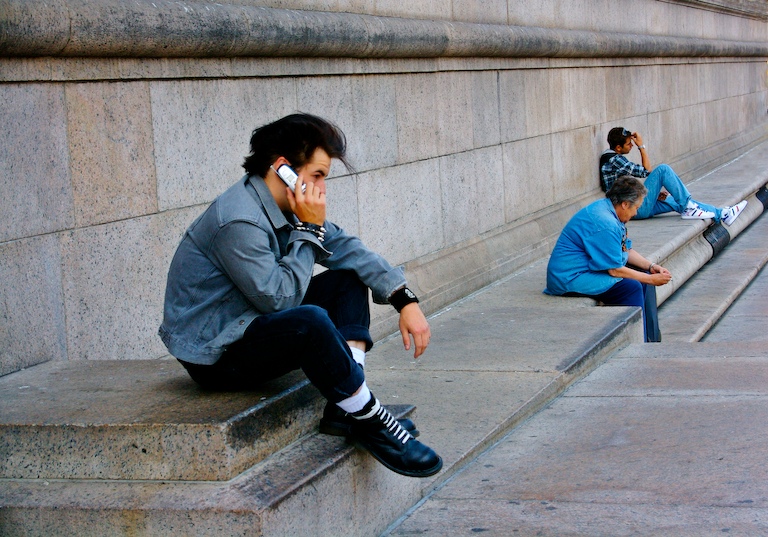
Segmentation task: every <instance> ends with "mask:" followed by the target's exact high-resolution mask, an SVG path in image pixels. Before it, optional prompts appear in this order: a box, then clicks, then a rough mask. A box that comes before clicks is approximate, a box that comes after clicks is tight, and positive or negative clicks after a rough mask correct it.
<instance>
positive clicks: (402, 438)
mask: <svg viewBox="0 0 768 537" xmlns="http://www.w3.org/2000/svg"><path fill="white" fill-rule="evenodd" d="M352 417H353V418H354V419H355V422H354V423H353V424H352V435H351V438H352V439H353V440H355V441H356V442H357V443H358V444H360V445H361V446H362V447H364V448H365V449H367V450H368V451H369V452H370V453H371V455H373V456H374V457H375V458H376V460H378V461H379V462H380V463H381V464H383V465H384V466H386V467H387V468H389V469H390V470H392V471H393V472H397V473H398V474H401V475H405V476H409V477H428V476H431V475H434V474H436V473H437V472H439V471H440V469H441V468H442V467H443V459H441V458H440V456H439V455H438V454H437V453H435V451H434V450H433V449H432V448H430V447H429V446H426V445H424V444H422V443H421V442H419V441H418V440H416V439H415V438H414V437H413V436H412V435H411V434H410V433H409V432H408V431H407V430H406V429H404V428H403V427H402V426H401V425H400V423H399V422H398V421H397V420H396V419H395V418H394V417H393V416H392V414H390V413H389V412H388V411H387V409H386V408H384V406H382V404H381V403H380V402H379V400H378V399H376V398H375V397H373V396H371V401H370V402H369V403H368V404H367V405H365V408H363V409H362V410H361V411H360V412H355V413H354V414H352Z"/></svg>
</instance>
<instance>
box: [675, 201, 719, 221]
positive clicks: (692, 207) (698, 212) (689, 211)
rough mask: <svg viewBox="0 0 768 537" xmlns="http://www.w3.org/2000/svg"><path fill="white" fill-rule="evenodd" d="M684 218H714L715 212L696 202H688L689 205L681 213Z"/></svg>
mask: <svg viewBox="0 0 768 537" xmlns="http://www.w3.org/2000/svg"><path fill="white" fill-rule="evenodd" d="M680 217H681V218H682V219H683V220H706V219H707V218H714V217H715V213H713V212H712V211H705V210H704V209H702V208H701V207H699V206H698V205H696V204H695V203H691V202H688V207H687V208H686V209H685V210H684V211H683V212H682V213H681V214H680Z"/></svg>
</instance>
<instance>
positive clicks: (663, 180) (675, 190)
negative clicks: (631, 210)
mask: <svg viewBox="0 0 768 537" xmlns="http://www.w3.org/2000/svg"><path fill="white" fill-rule="evenodd" d="M644 184H645V188H646V189H647V190H648V194H646V196H645V200H643V204H642V205H640V208H639V209H638V210H637V215H635V219H637V220H642V219H644V218H650V217H652V216H654V215H656V214H662V213H668V212H676V213H682V212H683V211H685V208H686V207H687V205H688V201H690V200H691V193H690V192H688V189H687V188H686V187H685V185H684V184H683V182H682V181H681V180H680V177H678V176H677V174H676V173H675V172H674V170H672V168H670V167H669V166H667V165H666V164H659V165H658V166H656V168H654V170H653V171H652V172H651V173H650V175H649V176H648V177H646V178H645V183H644ZM662 187H664V189H666V191H667V192H669V194H670V196H667V199H666V200H664V201H659V200H658V198H659V192H661V188H662ZM693 202H694V203H696V204H698V205H699V207H701V208H702V209H704V210H705V211H711V212H713V213H715V222H719V221H720V216H721V215H720V213H721V209H718V208H717V207H713V206H712V205H707V204H706V203H701V202H700V201H696V200H693Z"/></svg>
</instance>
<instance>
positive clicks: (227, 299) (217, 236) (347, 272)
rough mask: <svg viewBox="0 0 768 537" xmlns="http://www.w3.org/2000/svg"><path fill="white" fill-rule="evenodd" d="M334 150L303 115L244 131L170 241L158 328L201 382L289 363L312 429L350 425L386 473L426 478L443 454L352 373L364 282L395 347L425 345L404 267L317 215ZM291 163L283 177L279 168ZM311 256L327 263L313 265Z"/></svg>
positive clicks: (233, 379) (340, 149)
mask: <svg viewBox="0 0 768 537" xmlns="http://www.w3.org/2000/svg"><path fill="white" fill-rule="evenodd" d="M345 154H346V140H345V138H344V134H343V133H342V132H341V130H339V129H338V128H337V127H336V126H335V125H333V124H331V123H329V122H328V121H325V120H323V119H321V118H319V117H316V116H311V115H309V114H293V115H290V116H287V117H284V118H282V119H279V120H277V121H275V122H273V123H270V124H268V125H264V126H262V127H260V128H258V129H256V130H255V131H253V134H252V137H251V154H250V155H249V156H248V157H246V159H245V163H244V164H243V167H244V168H245V170H246V174H245V176H244V177H243V178H241V179H240V180H239V181H238V182H237V183H235V184H234V185H233V186H232V187H230V188H229V189H228V190H227V191H226V192H224V193H223V194H221V195H220V196H219V197H218V198H216V199H215V200H214V201H213V203H211V205H210V206H209V207H208V208H207V209H206V210H205V212H203V214H202V215H200V216H199V217H198V218H197V219H196V220H195V221H194V222H193V223H192V225H191V226H190V227H189V228H188V229H187V231H186V233H185V234H184V237H183V238H182V240H181V244H179V246H178V249H177V250H176V253H175V255H174V257H173V261H172V262H171V267H170V269H169V272H168V282H167V287H166V292H165V308H164V316H163V323H162V325H161V327H160V336H161V338H162V340H163V342H164V343H165V345H166V346H167V347H168V350H169V352H170V353H171V354H172V355H173V356H175V357H176V358H177V359H178V360H179V361H180V362H181V363H182V365H183V366H184V367H185V368H186V369H187V371H188V372H189V374H190V376H191V377H192V378H193V379H194V380H195V381H196V382H197V383H198V384H200V385H201V386H203V387H205V388H209V389H215V390H239V389H251V388H253V387H256V386H258V385H259V384H260V383H263V382H266V381H268V380H271V379H274V378H276V377H279V376H282V375H284V374H286V373H288V372H289V371H292V370H295V369H302V370H303V371H304V373H305V374H306V375H307V378H308V379H309V380H310V381H311V382H312V384H314V385H315V386H316V387H317V388H318V390H320V392H321V393H322V394H323V396H324V397H325V398H326V399H327V400H328V404H327V406H326V411H325V413H324V416H323V419H322V421H321V431H322V432H327V433H330V434H340V435H350V436H351V437H352V439H353V440H355V441H357V443H358V444H360V445H362V446H363V447H364V448H366V449H367V450H368V451H369V452H370V453H371V454H372V455H373V456H374V457H375V458H376V459H378V460H379V461H380V462H381V463H382V464H384V465H385V466H386V467H387V468H389V469H390V470H393V471H395V472H397V473H400V474H403V475H406V476H412V477H427V476H430V475H433V474H435V473H437V472H439V471H440V469H441V468H442V464H443V462H442V459H441V458H440V457H439V456H438V455H437V453H435V452H434V451H433V450H432V449H431V448H430V447H428V446H426V445H424V444H422V443H421V442H419V441H418V440H416V439H415V438H414V436H416V435H417V434H418V433H417V431H415V427H414V425H413V423H412V422H411V421H410V420H402V421H397V420H395V419H394V418H393V416H392V415H391V414H390V413H389V412H388V411H387V409H386V408H384V407H383V406H382V404H381V403H380V402H379V400H378V399H377V398H376V397H374V396H373V394H371V392H370V390H369V389H368V386H367V385H366V382H365V374H364V364H365V353H366V351H367V350H369V349H370V348H371V346H372V345H373V341H372V340H371V335H370V333H369V324H370V312H369V307H368V290H369V289H370V290H371V291H372V293H373V299H374V301H375V302H377V303H379V304H386V303H389V304H391V305H392V306H394V308H395V309H396V310H397V311H398V312H399V313H400V324H399V326H400V332H401V334H402V337H403V345H404V346H405V349H406V350H409V349H410V348H411V345H413V347H414V358H418V357H419V356H420V355H421V354H422V353H423V352H424V351H425V350H426V348H427V345H429V339H430V328H429V323H428V322H427V319H426V318H425V317H424V314H423V313H422V311H421V308H420V307H419V305H418V299H417V298H416V296H415V295H414V294H413V293H412V292H411V291H410V290H409V289H408V288H407V287H406V281H405V277H404V275H403V270H402V269H401V268H393V267H392V266H391V265H390V264H389V263H388V262H387V261H386V260H385V259H384V258H383V257H381V256H380V255H379V254H376V253H374V252H372V251H371V250H369V249H368V248H367V247H366V246H365V245H364V244H363V243H362V241H361V240H360V239H359V238H357V237H354V236H352V235H349V234H347V233H346V232H345V231H344V230H343V229H341V228H339V227H338V226H336V225H335V224H334V223H333V222H329V221H327V220H326V219H325V207H326V186H325V181H326V178H327V176H328V172H329V171H330V169H331V160H332V159H334V158H336V159H339V160H340V161H341V162H343V163H344V164H345V165H347V162H346V160H345ZM281 166H285V167H283V168H281ZM347 167H348V168H349V166H347ZM290 168H293V170H295V173H296V174H297V176H295V175H294V177H293V180H294V181H295V183H294V186H293V188H290V187H289V186H286V183H284V182H283V180H282V179H281V176H279V175H278V171H280V172H285V171H286V170H287V171H288V172H290ZM288 182H290V180H289V181H288ZM393 232H394V230H393ZM315 263H317V264H320V265H322V266H324V267H325V268H327V269H328V270H326V271H325V272H322V273H320V274H318V275H316V276H313V268H314V266H315ZM411 339H412V340H413V343H411Z"/></svg>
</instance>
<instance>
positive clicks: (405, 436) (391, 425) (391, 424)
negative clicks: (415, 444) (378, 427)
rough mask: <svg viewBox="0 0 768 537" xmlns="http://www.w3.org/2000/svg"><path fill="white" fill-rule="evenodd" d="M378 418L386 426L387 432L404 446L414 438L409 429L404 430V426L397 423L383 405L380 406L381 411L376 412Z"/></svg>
mask: <svg viewBox="0 0 768 537" xmlns="http://www.w3.org/2000/svg"><path fill="white" fill-rule="evenodd" d="M376 417H377V418H378V419H379V421H381V423H383V424H384V427H386V428H387V431H389V432H390V433H392V434H393V435H394V437H395V438H397V439H398V440H399V441H400V442H401V443H402V444H405V443H406V442H408V440H410V439H411V438H413V436H411V433H409V432H408V430H407V429H404V428H403V426H402V425H400V422H399V421H397V420H396V419H395V417H394V416H393V415H392V414H390V413H389V411H388V410H387V409H386V408H384V406H383V405H381V406H379V410H378V411H377V412H376Z"/></svg>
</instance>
